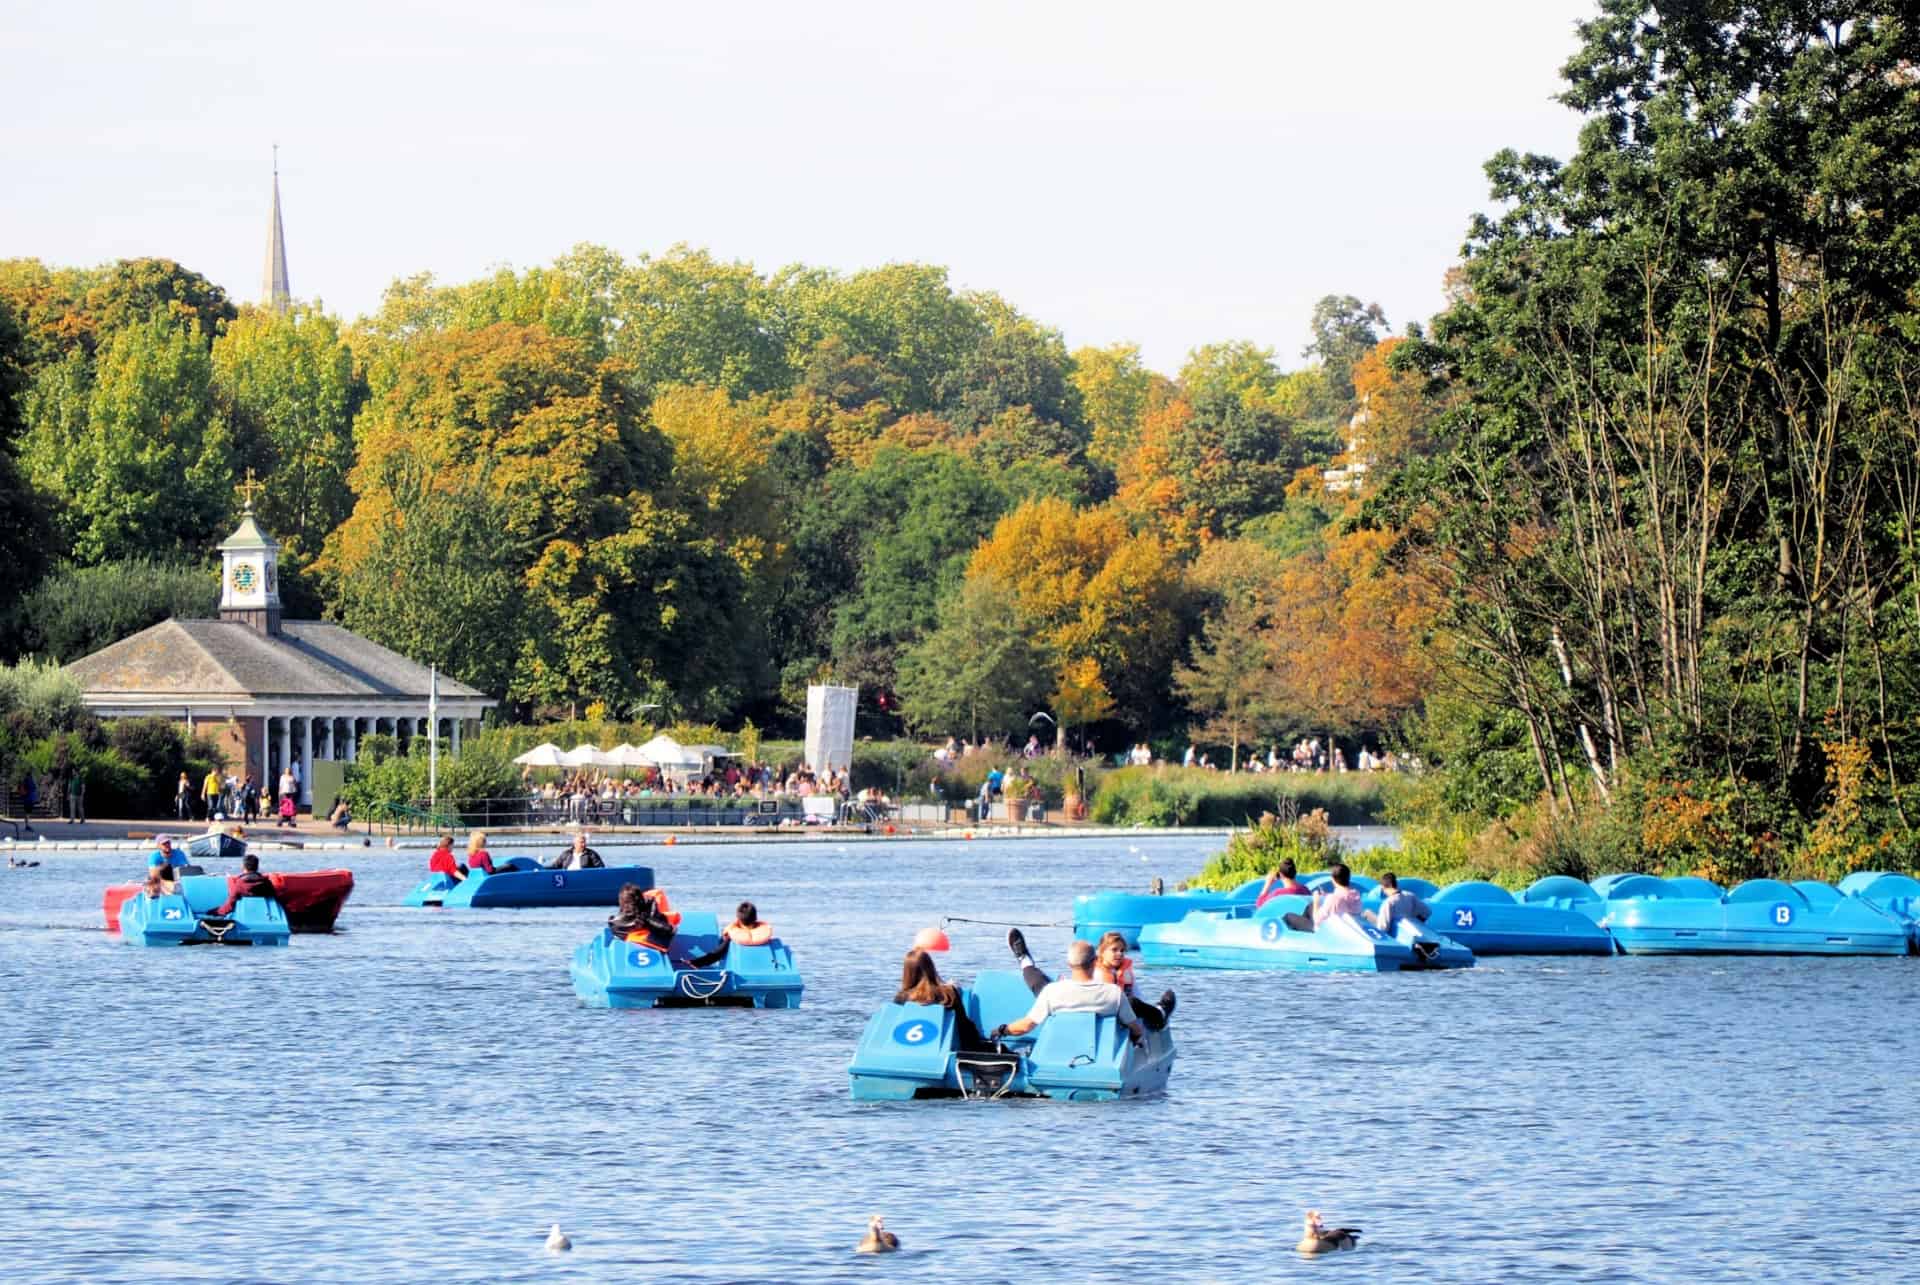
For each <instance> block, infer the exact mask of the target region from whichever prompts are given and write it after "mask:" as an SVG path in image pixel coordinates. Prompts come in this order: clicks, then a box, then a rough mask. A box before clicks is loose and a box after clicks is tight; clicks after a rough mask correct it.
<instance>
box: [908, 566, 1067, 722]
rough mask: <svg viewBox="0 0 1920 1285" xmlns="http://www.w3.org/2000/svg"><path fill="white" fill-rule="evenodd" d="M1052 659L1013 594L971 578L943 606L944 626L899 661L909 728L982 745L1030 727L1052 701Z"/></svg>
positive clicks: (990, 581)
mask: <svg viewBox="0 0 1920 1285" xmlns="http://www.w3.org/2000/svg"><path fill="white" fill-rule="evenodd" d="M1052 661H1053V658H1052V655H1051V653H1050V651H1049V650H1048V648H1047V647H1046V646H1045V645H1044V644H1043V643H1042V642H1040V640H1039V638H1038V637H1037V635H1036V633H1035V631H1034V629H1033V626H1032V625H1031V624H1030V623H1029V622H1028V620H1027V619H1026V617H1025V616H1024V615H1023V614H1022V613H1021V611H1020V607H1019V602H1018V599H1017V598H1016V597H1015V596H1014V594H1013V592H1012V590H1011V589H1009V588H1007V587H1006V586H1004V585H1001V584H998V583H996V582H995V581H994V580H993V579H992V578H991V577H988V576H976V577H972V578H970V579H968V580H967V581H966V582H965V584H964V585H963V586H962V588H961V590H960V592H959V593H958V594H955V595H953V596H951V597H949V598H948V599H947V600H946V601H945V603H943V604H942V606H941V610H940V624H939V627H938V628H936V629H935V630H934V631H933V632H932V633H930V634H928V635H927V636H926V637H925V638H924V639H922V640H921V641H920V642H919V643H918V644H917V645H915V646H914V647H912V648H911V649H910V650H908V651H907V653H906V654H905V655H904V656H902V657H901V659H900V681H899V691H900V697H901V701H902V708H903V710H904V712H905V714H906V718H907V722H908V724H909V725H911V726H913V727H915V728H918V729H920V730H921V731H925V732H940V731H951V730H953V729H955V728H961V727H964V728H966V729H967V732H968V736H969V737H970V738H971V739H973V740H974V741H976V742H977V741H978V740H979V739H980V736H981V734H982V733H983V732H992V733H998V732H1006V731H1009V730H1011V729H1013V728H1017V727H1024V726H1026V722H1027V717H1028V715H1029V714H1031V713H1032V712H1033V711H1034V710H1036V709H1039V708H1040V707H1041V704H1042V702H1044V701H1045V699H1046V696H1047V692H1048V688H1049V687H1050V686H1051V680H1052V678H1053V672H1052Z"/></svg>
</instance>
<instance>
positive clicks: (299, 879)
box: [100, 870, 353, 933]
mask: <svg viewBox="0 0 1920 1285" xmlns="http://www.w3.org/2000/svg"><path fill="white" fill-rule="evenodd" d="M267 878H269V879H271V880H272V881H273V890H274V893H275V895H276V896H277V897H278V898H279V901H280V908H281V909H282V910H284V911H286V912H287V924H288V926H289V927H291V928H292V929H293V931H295V932H297V933H330V932H332V931H333V921H334V920H335V919H336V918H337V917H338V916H339V914H340V907H342V906H344V905H346V904H347V898H348V897H349V896H351V895H352V893H353V871H351V870H301V871H296V872H293V873H290V874H287V873H281V872H279V871H270V872H269V873H268V875H267ZM139 891H140V885H139V884H137V883H117V884H115V885H113V886H112V887H111V888H108V889H107V891H106V895H105V896H103V897H102V898H101V899H100V904H101V909H103V910H105V911H106V914H107V931H108V932H119V931H120V905H121V903H122V902H124V901H126V899H127V898H129V897H132V896H135V895H137V894H138V893H139Z"/></svg>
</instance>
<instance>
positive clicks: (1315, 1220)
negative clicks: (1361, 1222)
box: [1294, 1209, 1360, 1254]
mask: <svg viewBox="0 0 1920 1285" xmlns="http://www.w3.org/2000/svg"><path fill="white" fill-rule="evenodd" d="M1359 1247H1360V1229H1359V1228H1358V1227H1329V1226H1327V1225H1326V1224H1325V1223H1323V1222H1321V1221H1320V1211H1319V1210H1318V1209H1309V1210H1307V1223H1306V1227H1305V1229H1304V1230H1302V1231H1301V1233H1300V1243H1299V1244H1298V1245H1295V1246H1294V1248H1295V1249H1297V1250H1299V1251H1300V1252H1301V1253H1303V1254H1326V1253H1331V1252H1332V1251H1334V1250H1336V1249H1358V1248H1359Z"/></svg>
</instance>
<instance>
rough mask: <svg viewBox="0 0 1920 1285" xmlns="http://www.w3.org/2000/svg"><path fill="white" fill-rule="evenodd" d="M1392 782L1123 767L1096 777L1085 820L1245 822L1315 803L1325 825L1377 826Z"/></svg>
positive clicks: (1354, 775) (1354, 776) (1351, 776)
mask: <svg viewBox="0 0 1920 1285" xmlns="http://www.w3.org/2000/svg"><path fill="white" fill-rule="evenodd" d="M1394 788H1395V778H1393V777H1391V776H1386V775H1373V774H1369V773H1359V772H1349V773H1345V774H1337V775H1336V774H1327V775H1322V774H1314V773H1305V772H1271V773H1263V774H1261V775H1258V776H1255V775H1251V774H1248V773H1244V772H1236V773H1233V774H1231V775H1229V774H1227V773H1223V772H1208V771H1203V770H1201V769H1199V768H1177V767H1125V768H1119V769H1117V770H1115V771H1112V772H1108V773H1107V774H1106V775H1105V776H1104V777H1103V778H1102V779H1101V781H1100V788H1099V790H1098V791H1097V792H1096V793H1095V794H1094V796H1093V811H1092V819H1093V820H1095V821H1097V822H1099V823H1101V824H1103V825H1146V826H1176V825H1210V826H1211V825H1235V826H1251V825H1254V824H1257V823H1258V822H1259V820H1260V818H1261V817H1262V816H1263V815H1265V814H1268V813H1272V814H1275V815H1277V816H1280V817H1283V818H1287V817H1293V816H1296V815H1305V814H1307V813H1310V812H1313V811H1316V810H1318V811H1320V812H1323V813H1325V815H1326V819H1327V822H1328V823H1329V824H1332V825H1377V824H1379V823H1380V822H1381V821H1382V819H1383V818H1384V816H1385V814H1386V808H1387V804H1388V800H1389V797H1390V795H1391V792H1392V790H1393V789H1394ZM1262 873H1265V872H1264V871H1263V872H1262Z"/></svg>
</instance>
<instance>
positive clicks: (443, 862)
mask: <svg viewBox="0 0 1920 1285" xmlns="http://www.w3.org/2000/svg"><path fill="white" fill-rule="evenodd" d="M427 873H428V874H434V875H445V876H447V878H449V879H451V880H453V881H454V882H455V883H459V882H460V881H461V880H462V879H465V878H466V877H467V872H466V871H465V870H463V869H461V867H460V864H459V863H458V862H456V861H455V860H454V859H453V836H452V835H450V834H443V835H441V836H440V846H438V847H436V848H435V849H434V850H433V855H432V856H430V857H428V858H427Z"/></svg>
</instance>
